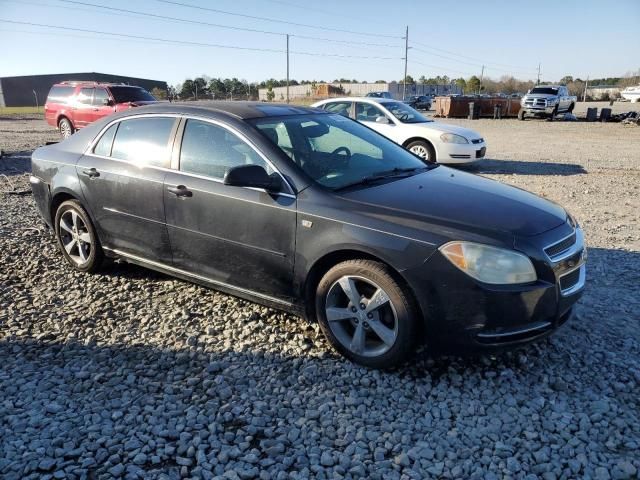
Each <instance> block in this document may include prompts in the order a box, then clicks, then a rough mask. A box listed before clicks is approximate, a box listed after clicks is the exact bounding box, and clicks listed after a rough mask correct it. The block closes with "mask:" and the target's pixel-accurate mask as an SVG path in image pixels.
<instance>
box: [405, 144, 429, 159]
mask: <svg viewBox="0 0 640 480" xmlns="http://www.w3.org/2000/svg"><path fill="white" fill-rule="evenodd" d="M409 151H410V152H411V153H414V154H416V155H417V156H419V157H420V158H423V159H425V160H429V152H428V151H427V149H426V147H424V146H423V145H414V146H413V147H411V148H410V149H409Z"/></svg>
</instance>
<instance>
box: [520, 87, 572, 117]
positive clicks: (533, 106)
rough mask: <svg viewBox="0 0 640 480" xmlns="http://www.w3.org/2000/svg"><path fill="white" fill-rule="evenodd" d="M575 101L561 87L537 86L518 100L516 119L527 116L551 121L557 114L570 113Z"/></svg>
mask: <svg viewBox="0 0 640 480" xmlns="http://www.w3.org/2000/svg"><path fill="white" fill-rule="evenodd" d="M576 101H577V98H576V97H574V96H571V95H569V90H568V89H567V87H565V86H563V85H538V86H537V87H533V88H532V89H531V90H529V91H528V92H527V94H526V95H525V96H524V97H522V100H520V106H521V108H520V111H519V112H518V118H519V119H520V120H524V118H525V115H527V114H529V115H534V116H536V117H547V118H548V119H549V120H551V121H553V119H554V117H555V116H556V115H558V114H559V113H567V112H568V113H571V112H572V111H573V108H574V107H575V106H576Z"/></svg>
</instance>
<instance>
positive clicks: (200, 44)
mask: <svg viewBox="0 0 640 480" xmlns="http://www.w3.org/2000/svg"><path fill="white" fill-rule="evenodd" d="M0 22H4V23H11V24H14V25H28V26H32V27H43V28H56V29H60V30H69V31H73V32H82V33H91V34H96V35H110V36H115V37H124V38H132V39H136V40H152V41H157V42H165V43H171V44H176V45H190V46H197V47H213V48H227V49H232V50H247V51H254V52H268V53H286V50H278V49H275V48H258V47H241V46H237V45H223V44H219V43H205V42H193V41H189V40H171V39H167V38H160V37H147V36H143V35H132V34H128V33H115V32H104V31H100V30H91V29H86V28H77V27H63V26H60V25H49V24H43V23H33V22H22V21H18V20H7V19H3V18H0ZM290 53H292V54H294V55H305V56H314V57H335V58H359V59H367V60H398V58H399V57H379V56H363V55H343V54H337V53H322V52H304V51H293V50H292V51H291V52H290Z"/></svg>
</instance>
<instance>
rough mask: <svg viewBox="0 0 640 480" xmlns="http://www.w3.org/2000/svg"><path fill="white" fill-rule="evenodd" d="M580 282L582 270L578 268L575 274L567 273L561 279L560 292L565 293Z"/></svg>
mask: <svg viewBox="0 0 640 480" xmlns="http://www.w3.org/2000/svg"><path fill="white" fill-rule="evenodd" d="M579 281H580V269H579V268H576V269H575V270H574V271H573V272H571V273H567V274H566V275H564V276H562V277H560V291H562V292H564V291H566V290H569V289H570V288H572V287H574V286H575V285H576V284H577V283H578V282H579Z"/></svg>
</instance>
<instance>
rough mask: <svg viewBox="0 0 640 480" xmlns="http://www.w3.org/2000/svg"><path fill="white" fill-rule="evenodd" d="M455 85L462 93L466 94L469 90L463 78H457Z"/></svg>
mask: <svg viewBox="0 0 640 480" xmlns="http://www.w3.org/2000/svg"><path fill="white" fill-rule="evenodd" d="M455 84H456V86H457V87H458V88H459V89H460V90H461V91H462V93H464V92H465V91H466V89H467V81H466V80H465V79H464V78H462V77H460V78H457V79H456V81H455Z"/></svg>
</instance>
